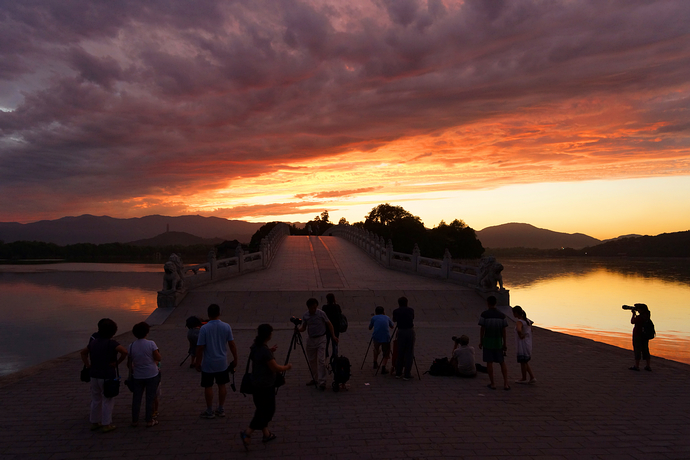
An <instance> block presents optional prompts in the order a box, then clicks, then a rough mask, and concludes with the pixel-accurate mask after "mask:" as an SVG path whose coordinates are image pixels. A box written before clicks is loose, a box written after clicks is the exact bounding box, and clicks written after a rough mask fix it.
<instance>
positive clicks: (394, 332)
mask: <svg viewBox="0 0 690 460" xmlns="http://www.w3.org/2000/svg"><path fill="white" fill-rule="evenodd" d="M397 332H398V326H397V325H396V326H395V329H393V333H392V334H391V341H390V342H389V343H391V344H392V343H394V342H395V334H396V333H397ZM372 340H373V338H372ZM369 344H370V345H371V342H369ZM368 352H369V349H368V348H367V353H368ZM391 352H392V350H391ZM364 359H365V360H366V359H367V357H366V355H364ZM391 361H393V360H392V359H391ZM395 361H397V358H396V360H395ZM412 362H413V363H414V368H415V369H416V370H417V378H418V379H419V380H422V375H421V374H420V373H419V368H418V367H417V358H416V357H415V356H414V354H413V355H412ZM395 364H396V363H395V362H393V363H392V365H391V367H393V368H395V367H397V366H395ZM362 367H364V364H362ZM379 369H380V366H379V367H377V368H376V372H375V373H374V376H376V375H378V374H379ZM391 375H392V374H391Z"/></svg>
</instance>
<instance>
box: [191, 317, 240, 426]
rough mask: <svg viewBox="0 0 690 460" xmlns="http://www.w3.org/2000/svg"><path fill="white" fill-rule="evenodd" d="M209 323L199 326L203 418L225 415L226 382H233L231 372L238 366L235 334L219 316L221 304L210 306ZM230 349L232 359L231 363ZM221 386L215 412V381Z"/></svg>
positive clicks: (197, 359) (197, 362)
mask: <svg viewBox="0 0 690 460" xmlns="http://www.w3.org/2000/svg"><path fill="white" fill-rule="evenodd" d="M207 312H208V323H206V324H204V325H203V326H201V329H199V338H198V340H197V343H196V370H197V371H200V372H201V386H202V387H203V388H204V397H205V399H206V410H205V411H204V412H202V413H201V418H215V417H225V409H224V408H223V405H224V404H225V397H226V396H227V394H228V390H227V388H225V385H226V384H227V383H228V382H229V381H230V371H232V372H234V371H235V367H236V366H237V346H236V345H235V340H234V338H233V336H232V329H231V328H230V325H229V324H227V323H224V322H223V321H221V320H220V319H218V318H220V306H218V305H216V304H211V305H209V306H208V309H207ZM228 347H229V348H230V352H231V353H232V357H233V361H232V363H230V366H228V352H227V348H228ZM214 381H215V382H216V384H217V385H218V409H217V410H216V411H215V412H214V411H213V382H214Z"/></svg>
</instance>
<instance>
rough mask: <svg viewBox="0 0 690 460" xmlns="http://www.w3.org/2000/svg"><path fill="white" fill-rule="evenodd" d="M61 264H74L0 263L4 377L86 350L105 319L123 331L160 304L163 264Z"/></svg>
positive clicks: (0, 353)
mask: <svg viewBox="0 0 690 460" xmlns="http://www.w3.org/2000/svg"><path fill="white" fill-rule="evenodd" d="M60 265H71V266H70V267H66V268H67V270H66V271H55V268H54V265H51V266H49V267H51V269H50V270H45V267H46V266H33V268H32V267H29V269H28V270H27V269H26V267H25V268H24V269H23V270H12V269H11V268H10V270H8V269H7V266H3V267H0V292H2V296H0V375H5V374H9V373H11V372H15V371H17V370H20V369H23V368H26V367H29V366H32V365H35V364H39V363H41V362H43V361H46V360H49V359H52V358H55V357H58V356H61V355H64V354H66V353H70V352H73V351H76V350H78V349H80V348H83V347H84V345H85V344H86V341H87V340H88V337H89V335H90V334H91V333H92V332H94V331H95V330H96V323H97V322H98V320H100V319H101V318H104V317H109V318H112V319H113V320H114V321H115V322H116V323H117V324H118V326H119V331H120V332H122V331H126V330H130V329H131V327H132V326H133V325H134V324H135V323H137V322H139V321H143V320H145V319H146V318H147V317H148V316H149V314H150V313H151V312H152V311H153V310H154V309H155V308H156V290H157V289H160V286H159V284H160V283H161V274H160V271H161V268H160V266H158V268H157V271H158V273H152V272H146V271H144V270H140V271H138V272H137V271H136V270H137V269H138V268H139V267H140V266H138V265H136V266H133V267H131V268H133V271H124V270H127V265H123V264H118V265H117V266H116V267H93V268H96V269H99V270H103V269H106V270H108V269H109V270H110V271H97V272H89V271H85V269H86V268H91V267H84V266H83V265H84V264H60ZM77 265H80V267H77ZM98 265H108V264H98ZM113 265H114V264H113ZM14 267H16V266H14ZM63 268H65V267H63Z"/></svg>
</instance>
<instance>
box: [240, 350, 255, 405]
mask: <svg viewBox="0 0 690 460" xmlns="http://www.w3.org/2000/svg"><path fill="white" fill-rule="evenodd" d="M252 353H253V352H252ZM252 353H249V358H247V368H246V369H245V371H244V376H243V377H242V383H240V393H242V394H243V395H244V396H245V397H246V396H247V395H251V394H254V385H253V384H252V373H251V372H249V362H250V361H251V360H252Z"/></svg>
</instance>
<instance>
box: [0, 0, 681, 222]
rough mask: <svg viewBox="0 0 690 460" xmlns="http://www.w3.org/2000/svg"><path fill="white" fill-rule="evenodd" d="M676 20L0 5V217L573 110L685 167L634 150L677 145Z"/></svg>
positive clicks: (644, 9)
mask: <svg viewBox="0 0 690 460" xmlns="http://www.w3.org/2000/svg"><path fill="white" fill-rule="evenodd" d="M689 20H690V3H688V2H685V1H656V2H649V1H628V0H625V1H624V0H619V1H614V0H610V1H594V0H592V1H554V2H543V1H537V0H534V1H492V2H487V1H483V0H472V1H465V2H451V1H441V0H396V1H393V0H372V1H367V2H356V1H355V2H342V3H334V2H306V1H298V0H288V1H284V2H273V1H260V0H259V1H239V0H238V1H231V2H227V1H222V2H221V1H191V0H190V1H188V0H166V1H162V0H158V1H151V2H139V1H109V2H87V1H84V0H65V1H60V2H49V1H46V0H27V1H22V2H17V1H6V0H5V1H0V107H4V108H9V109H14V110H13V111H11V112H0V205H2V207H3V209H5V210H6V211H7V212H8V213H13V215H20V214H22V213H24V214H26V215H27V216H29V215H41V213H49V212H52V211H53V210H55V209H56V208H60V209H67V208H69V207H70V206H71V205H73V204H74V203H85V202H91V203H98V202H112V201H113V200H127V199H129V198H132V197H137V196H145V195H159V196H166V195H175V194H180V193H185V191H189V190H195V191H199V190H205V189H207V190H212V189H214V188H218V187H223V186H225V185H226V184H227V183H228V181H230V180H232V179H235V178H240V177H253V176H259V175H261V174H266V173H268V172H273V171H276V170H278V169H280V166H276V165H280V164H289V163H291V162H298V161H302V160H308V159H312V158H318V157H320V156H325V155H333V154H335V153H341V152H348V151H354V150H357V151H363V152H371V154H372V155H375V154H376V150H377V149H378V148H380V147H381V146H384V145H386V144H387V143H389V142H391V141H394V140H396V139H401V138H407V137H413V136H416V135H427V134H434V133H437V132H439V131H442V130H444V129H448V128H453V127H458V126H463V125H465V124H468V123H475V122H478V121H482V120H491V119H493V118H494V117H497V116H499V115H500V116H504V117H505V116H506V114H515V115H516V117H517V116H520V115H521V114H523V113H524V112H525V111H530V110H535V109H543V110H546V109H544V108H548V107H551V106H554V107H555V106H556V105H557V103H558V102H560V101H568V100H577V99H578V98H584V97H587V98H595V99H597V98H598V99H604V100H606V99H610V100H619V99H620V100H626V101H629V104H628V106H629V107H631V108H632V109H633V110H631V112H630V113H631V114H630V117H631V119H634V120H633V121H635V122H639V123H642V124H645V123H647V124H654V125H655V126H654V128H653V129H651V130H646V131H645V130H644V129H642V127H641V128H640V130H639V131H638V134H636V135H633V134H631V135H630V137H627V138H626V137H619V138H617V139H615V140H611V142H612V143H615V144H617V145H618V148H620V149H621V151H622V152H625V155H636V154H637V153H636V152H639V149H636V148H635V146H636V145H637V146H639V145H645V146H647V144H649V145H648V146H649V148H652V144H654V150H655V151H659V150H663V149H665V148H666V149H668V151H669V152H675V153H669V154H668V155H682V152H683V151H684V150H685V151H686V153H687V150H686V149H687V148H688V138H687V137H682V138H676V139H674V140H667V141H665V143H664V142H662V143H658V142H656V143H653V139H652V137H649V138H647V137H644V136H657V135H661V134H665V133H666V134H668V133H673V134H676V135H677V134H679V133H686V132H687V97H684V96H686V95H687V93H686V92H685V91H687V88H686V87H684V85H687V82H688V80H689V76H690V75H689V74H690V71H689V70H688V69H690V58H689V57H688V56H690V53H689V51H690V46H689V45H690V43H689V41H690V40H689V38H688V33H687V30H688V29H687V24H688V21H689ZM679 92H680V93H679ZM673 94H675V95H676V96H678V97H676V98H675V99H674V98H672V97H671V95H673ZM13 101H20V102H13ZM643 131H644V132H649V133H651V134H645V133H644V132H643ZM640 136H642V137H640ZM550 139H552V135H539V136H536V137H533V138H532V139H531V140H530V141H529V142H528V144H529V145H528V144H525V143H524V142H520V141H517V140H515V139H512V140H506V142H505V144H504V145H501V146H500V147H503V148H508V147H510V148H514V149H516V151H517V152H520V155H524V157H521V158H513V157H511V158H509V159H508V158H504V157H503V156H501V155H497V157H496V158H494V159H492V161H499V162H505V161H508V160H509V161H511V162H517V163H520V162H521V161H522V162H528V161H535V157H538V156H539V155H536V154H534V153H530V152H534V151H537V152H539V151H540V149H541V148H542V147H543V146H544V145H548V144H549V142H550ZM670 144H674V145H672V146H670ZM679 152H680V153H679ZM426 155H428V154H423V155H420V156H419V157H417V158H422V157H423V156H426ZM513 155H514V154H513ZM543 155H544V156H542V157H540V158H541V159H545V158H556V157H557V156H558V155H561V157H560V158H564V157H565V156H567V157H568V158H572V161H573V162H578V161H586V159H587V156H586V155H585V154H581V153H577V152H556V153H554V152H545V153H543ZM608 155H609V156H610V157H615V153H611V152H610V151H609V152H608ZM417 158H414V159H417ZM440 161H443V162H444V163H446V164H455V163H463V162H466V161H468V159H467V158H463V157H454V158H452V157H449V154H445V155H443V159H442V160H440ZM18 190H21V191H22V193H23V194H24V195H23V196H26V197H27V198H26V199H25V200H18V199H17V197H16V194H17V191H18ZM10 191H12V192H11V193H10ZM48 195H50V197H49V199H45V198H47V197H48ZM7 197H13V198H12V200H8V199H7Z"/></svg>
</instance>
